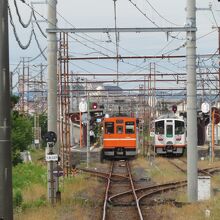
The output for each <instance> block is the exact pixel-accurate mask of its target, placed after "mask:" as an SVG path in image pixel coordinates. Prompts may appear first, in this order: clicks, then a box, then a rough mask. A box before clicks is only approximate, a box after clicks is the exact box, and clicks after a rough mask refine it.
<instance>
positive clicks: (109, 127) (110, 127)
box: [105, 122, 114, 134]
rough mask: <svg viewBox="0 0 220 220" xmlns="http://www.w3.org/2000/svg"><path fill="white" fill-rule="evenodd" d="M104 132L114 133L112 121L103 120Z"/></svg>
mask: <svg viewBox="0 0 220 220" xmlns="http://www.w3.org/2000/svg"><path fill="white" fill-rule="evenodd" d="M105 133H106V134H114V122H105Z"/></svg>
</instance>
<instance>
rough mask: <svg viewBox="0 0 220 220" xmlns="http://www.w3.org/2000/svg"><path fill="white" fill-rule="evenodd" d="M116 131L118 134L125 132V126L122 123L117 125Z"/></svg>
mask: <svg viewBox="0 0 220 220" xmlns="http://www.w3.org/2000/svg"><path fill="white" fill-rule="evenodd" d="M116 132H117V134H122V133H123V126H121V125H119V126H117V127H116Z"/></svg>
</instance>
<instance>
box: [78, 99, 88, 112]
mask: <svg viewBox="0 0 220 220" xmlns="http://www.w3.org/2000/svg"><path fill="white" fill-rule="evenodd" d="M79 111H80V112H86V111H87V103H86V101H81V102H80V103H79Z"/></svg>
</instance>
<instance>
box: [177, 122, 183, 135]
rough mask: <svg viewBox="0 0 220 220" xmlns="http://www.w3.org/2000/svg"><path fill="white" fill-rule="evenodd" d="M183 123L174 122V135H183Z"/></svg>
mask: <svg viewBox="0 0 220 220" xmlns="http://www.w3.org/2000/svg"><path fill="white" fill-rule="evenodd" d="M184 132H185V128H184V122H183V121H175V134H184Z"/></svg>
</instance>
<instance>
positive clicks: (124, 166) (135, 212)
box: [102, 161, 143, 220]
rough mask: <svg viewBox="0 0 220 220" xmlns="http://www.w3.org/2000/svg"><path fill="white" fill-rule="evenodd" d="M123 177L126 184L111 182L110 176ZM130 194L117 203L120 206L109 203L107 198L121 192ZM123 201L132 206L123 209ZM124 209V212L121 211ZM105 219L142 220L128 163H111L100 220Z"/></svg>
mask: <svg viewBox="0 0 220 220" xmlns="http://www.w3.org/2000/svg"><path fill="white" fill-rule="evenodd" d="M114 175H115V176H117V177H118V176H121V175H123V176H124V177H125V178H126V177H128V178H126V180H127V181H126V182H125V181H123V182H113V181H112V176H114ZM128 189H129V191H130V192H131V193H130V194H129V196H128V197H126V200H125V199H124V198H122V200H120V201H118V203H120V206H114V205H112V204H111V203H110V200H109V198H110V197H111V196H112V195H118V194H120V192H121V191H127V190H128ZM125 201H126V202H127V201H130V202H132V203H133V204H134V205H133V206H129V207H125V206H124V204H125ZM119 207H120V208H119ZM122 209H124V211H123V210H122ZM106 219H140V220H143V215H142V212H141V208H140V204H139V202H138V198H137V194H136V191H135V186H134V181H133V178H132V174H131V168H130V164H129V162H128V161H112V162H111V165H110V171H109V176H108V178H107V184H106V190H105V197H104V203H103V214H102V220H106Z"/></svg>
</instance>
